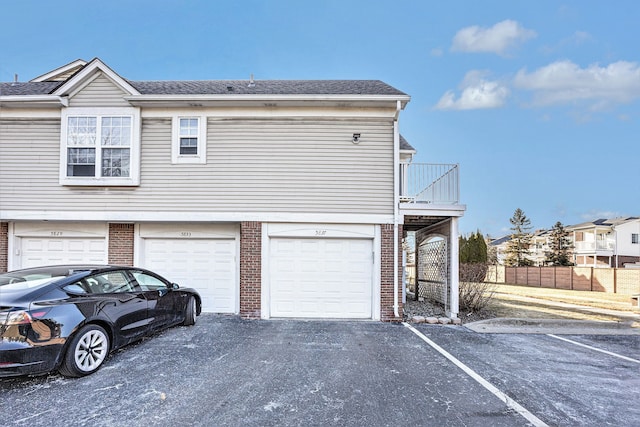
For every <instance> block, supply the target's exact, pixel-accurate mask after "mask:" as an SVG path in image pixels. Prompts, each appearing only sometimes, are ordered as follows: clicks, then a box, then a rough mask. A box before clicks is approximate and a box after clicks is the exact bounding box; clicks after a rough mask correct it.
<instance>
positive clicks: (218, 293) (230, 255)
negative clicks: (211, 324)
mask: <svg viewBox="0 0 640 427" xmlns="http://www.w3.org/2000/svg"><path fill="white" fill-rule="evenodd" d="M144 240H145V242H144V265H145V267H147V268H149V269H150V270H153V271H157V272H158V273H160V274H162V275H163V276H166V277H167V278H168V279H169V280H171V281H173V282H176V283H178V284H179V285H180V286H183V287H190V288H194V289H196V290H197V291H198V293H199V294H200V296H201V297H202V309H203V311H205V312H213V313H235V312H236V311H237V310H236V305H237V304H236V301H237V292H236V261H235V252H236V249H235V248H236V242H235V240H234V239H173V238H166V239H163V238H146V239H144Z"/></svg>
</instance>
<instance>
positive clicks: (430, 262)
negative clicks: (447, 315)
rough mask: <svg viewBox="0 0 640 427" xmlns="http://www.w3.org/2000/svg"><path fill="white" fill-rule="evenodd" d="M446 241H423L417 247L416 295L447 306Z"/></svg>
mask: <svg viewBox="0 0 640 427" xmlns="http://www.w3.org/2000/svg"><path fill="white" fill-rule="evenodd" d="M447 273H448V270H447V242H446V240H436V241H431V242H425V243H422V244H421V245H420V247H419V248H418V285H419V286H418V296H420V297H423V298H429V299H432V300H435V301H438V302H440V303H442V304H445V307H446V306H448V303H449V298H448V288H449V286H448V285H447V282H448V280H447V279H448V274H447Z"/></svg>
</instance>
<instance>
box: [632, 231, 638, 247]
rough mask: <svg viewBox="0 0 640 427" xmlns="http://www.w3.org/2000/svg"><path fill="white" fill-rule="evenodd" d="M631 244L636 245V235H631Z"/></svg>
mask: <svg viewBox="0 0 640 427" xmlns="http://www.w3.org/2000/svg"><path fill="white" fill-rule="evenodd" d="M631 244H633V245H637V244H638V233H631Z"/></svg>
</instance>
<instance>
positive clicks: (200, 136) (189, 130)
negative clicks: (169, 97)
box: [171, 116, 207, 164]
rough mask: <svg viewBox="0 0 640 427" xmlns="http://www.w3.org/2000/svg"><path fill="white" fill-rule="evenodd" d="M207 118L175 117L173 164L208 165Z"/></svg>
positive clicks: (172, 150)
mask: <svg viewBox="0 0 640 427" xmlns="http://www.w3.org/2000/svg"><path fill="white" fill-rule="evenodd" d="M206 134H207V130H206V118H205V117H201V116H184V117H182V116H176V117H173V138H172V144H171V162H172V163H174V164H177V163H206V162H207V153H206V148H207V143H206Z"/></svg>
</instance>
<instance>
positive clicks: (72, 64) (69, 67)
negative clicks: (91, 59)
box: [30, 59, 87, 82]
mask: <svg viewBox="0 0 640 427" xmlns="http://www.w3.org/2000/svg"><path fill="white" fill-rule="evenodd" d="M86 64H87V61H85V60H82V59H76V60H75V61H73V62H70V63H68V64H67V65H63V66H62V67H58V68H56V69H55V70H52V71H49V72H48V73H45V74H42V75H41V76H38V77H36V78H34V79H31V80H30V81H31V82H44V81H46V80H48V79H50V78H51V77H54V76H57V75H59V74H64V73H67V72H69V71H70V70H73V69H74V68H76V67H81V66H84V65H86Z"/></svg>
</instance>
